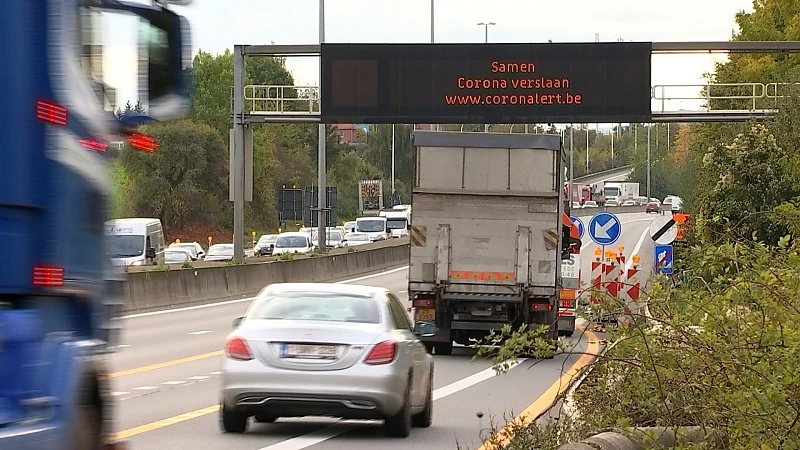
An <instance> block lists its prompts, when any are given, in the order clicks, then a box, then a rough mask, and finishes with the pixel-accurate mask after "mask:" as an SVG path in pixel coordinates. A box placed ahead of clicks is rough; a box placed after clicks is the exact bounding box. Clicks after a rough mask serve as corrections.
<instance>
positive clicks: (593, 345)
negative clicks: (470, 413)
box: [478, 330, 600, 450]
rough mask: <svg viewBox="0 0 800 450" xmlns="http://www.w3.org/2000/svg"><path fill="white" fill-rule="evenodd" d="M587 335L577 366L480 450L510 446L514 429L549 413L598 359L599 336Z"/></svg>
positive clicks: (590, 333) (587, 332)
mask: <svg viewBox="0 0 800 450" xmlns="http://www.w3.org/2000/svg"><path fill="white" fill-rule="evenodd" d="M585 333H586V334H587V335H588V337H589V345H588V348H587V349H586V353H585V354H583V355H582V356H581V357H580V358H579V359H578V360H577V361H575V364H573V365H572V366H571V367H570V368H569V370H567V371H566V372H564V375H562V376H561V378H559V379H558V380H557V381H556V382H555V383H553V384H552V385H551V386H550V387H549V388H547V390H546V391H544V393H543V394H542V395H540V396H539V398H537V399H536V401H534V402H533V403H532V404H531V405H530V406H528V407H527V408H525V410H524V411H522V413H521V414H520V415H518V416H517V417H515V418H514V420H513V421H511V423H509V424H507V425H506V426H504V427H503V428H502V429H501V430H500V431H498V432H497V433H495V434H494V435H493V436H492V438H490V441H489V442H484V443H483V444H482V445H481V446H480V447H478V450H497V449H503V448H505V447H506V446H508V444H509V443H511V439H513V438H514V434H513V429H514V428H516V427H519V426H524V425H527V424H529V423H530V422H531V421H532V420H533V419H534V418H536V417H538V416H539V415H540V414H542V413H544V412H545V411H547V410H548V409H549V408H550V407H551V406H552V405H553V402H554V401H555V399H556V398H557V397H558V396H559V395H560V394H561V393H562V392H563V391H566V390H567V389H568V388H569V386H570V382H571V381H572V378H574V377H576V376H578V374H580V370H581V369H583V368H584V367H586V366H587V365H589V364H590V363H591V362H592V361H594V359H595V358H597V356H598V355H599V350H600V345H599V344H598V339H597V336H596V335H595V334H594V333H592V332H591V331H589V330H585Z"/></svg>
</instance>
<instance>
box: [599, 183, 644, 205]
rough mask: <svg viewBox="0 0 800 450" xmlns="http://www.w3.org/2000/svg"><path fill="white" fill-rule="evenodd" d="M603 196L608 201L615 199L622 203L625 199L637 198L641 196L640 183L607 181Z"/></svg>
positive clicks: (604, 185)
mask: <svg viewBox="0 0 800 450" xmlns="http://www.w3.org/2000/svg"><path fill="white" fill-rule="evenodd" d="M603 196H604V197H605V198H606V201H608V200H611V199H615V200H616V201H617V202H618V203H619V204H620V205H621V204H622V202H624V201H625V200H637V199H638V198H639V183H625V182H615V181H606V182H605V183H604V184H603Z"/></svg>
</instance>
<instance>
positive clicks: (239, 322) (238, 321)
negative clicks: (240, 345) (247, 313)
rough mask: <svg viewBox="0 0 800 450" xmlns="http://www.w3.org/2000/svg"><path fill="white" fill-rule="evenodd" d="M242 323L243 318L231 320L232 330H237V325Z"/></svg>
mask: <svg viewBox="0 0 800 450" xmlns="http://www.w3.org/2000/svg"><path fill="white" fill-rule="evenodd" d="M243 321H244V317H237V318H235V319H233V328H239V325H241V324H242V322H243Z"/></svg>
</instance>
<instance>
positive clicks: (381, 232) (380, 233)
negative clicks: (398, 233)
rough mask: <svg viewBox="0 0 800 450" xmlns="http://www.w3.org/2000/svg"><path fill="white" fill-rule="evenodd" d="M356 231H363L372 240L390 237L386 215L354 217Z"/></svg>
mask: <svg viewBox="0 0 800 450" xmlns="http://www.w3.org/2000/svg"><path fill="white" fill-rule="evenodd" d="M356 233H364V234H366V235H367V236H369V240H370V241H372V242H375V241H383V240H386V239H389V238H390V234H389V229H388V228H387V221H386V217H359V218H357V219H356Z"/></svg>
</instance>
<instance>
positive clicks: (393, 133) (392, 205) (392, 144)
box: [392, 124, 394, 206]
mask: <svg viewBox="0 0 800 450" xmlns="http://www.w3.org/2000/svg"><path fill="white" fill-rule="evenodd" d="M392 195H394V124H392ZM392 206H394V205H392Z"/></svg>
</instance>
